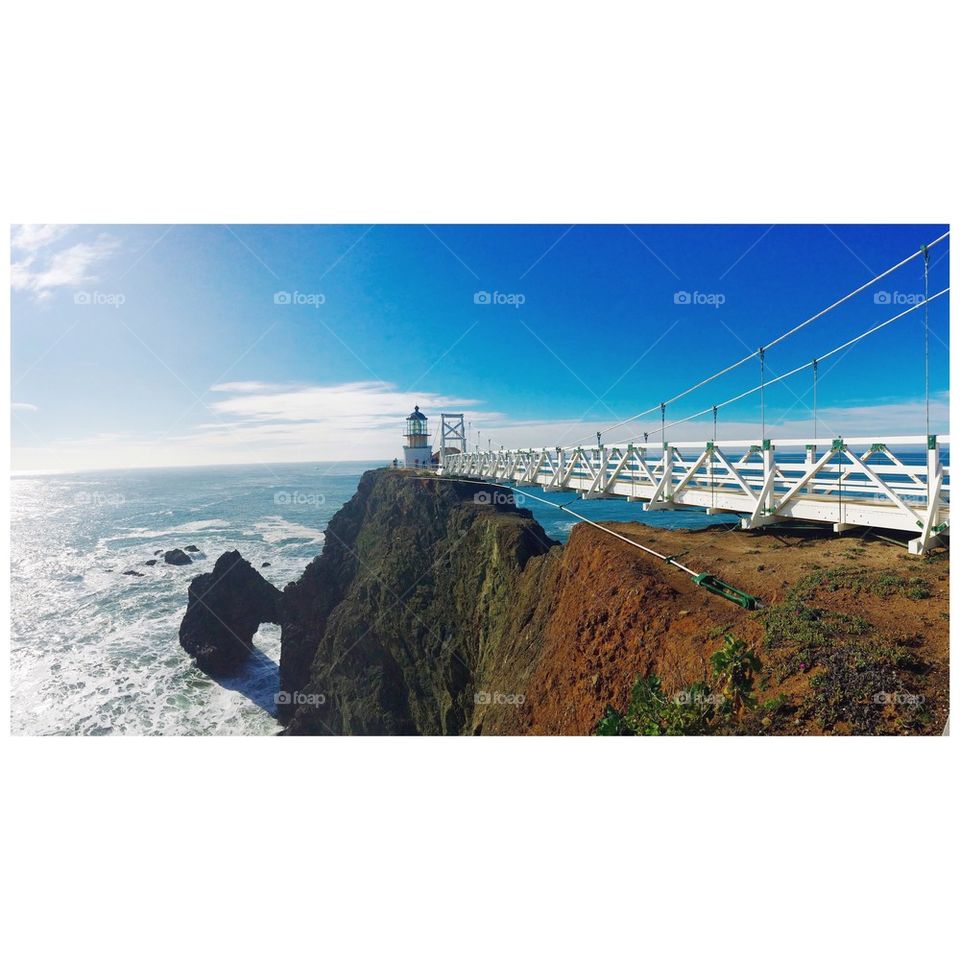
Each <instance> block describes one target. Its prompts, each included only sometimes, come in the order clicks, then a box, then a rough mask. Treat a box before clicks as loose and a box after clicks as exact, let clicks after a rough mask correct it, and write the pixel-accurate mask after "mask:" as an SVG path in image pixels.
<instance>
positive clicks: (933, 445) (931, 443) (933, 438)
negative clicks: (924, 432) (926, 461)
mask: <svg viewBox="0 0 960 960" xmlns="http://www.w3.org/2000/svg"><path fill="white" fill-rule="evenodd" d="M927 449H928V450H936V449H937V435H936V434H935V433H931V434H930V435H929V436H928V437H927Z"/></svg>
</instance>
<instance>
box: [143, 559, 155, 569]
mask: <svg viewBox="0 0 960 960" xmlns="http://www.w3.org/2000/svg"><path fill="white" fill-rule="evenodd" d="M156 562H157V558H156V557H154V558H153V559H152V560H144V561H143V565H144V566H145V567H152V566H153V565H154V564H155V563H156Z"/></svg>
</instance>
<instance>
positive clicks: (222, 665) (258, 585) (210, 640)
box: [180, 550, 283, 675]
mask: <svg viewBox="0 0 960 960" xmlns="http://www.w3.org/2000/svg"><path fill="white" fill-rule="evenodd" d="M282 598H283V594H282V593H281V592H280V591H279V590H278V589H277V588H276V587H275V586H273V584H272V583H269V582H268V581H267V580H265V579H264V578H263V577H262V576H261V575H260V574H259V573H258V572H257V571H256V570H254V568H253V567H252V566H251V565H250V563H249V562H248V561H246V560H244V559H243V557H242V556H241V555H240V553H239V552H238V551H236V550H232V551H230V552H229V553H225V554H223V555H222V556H221V557H220V559H219V560H217V562H216V564H215V566H214V568H213V570H212V572H210V573H203V574H200V576H199V577H194V578H193V580H192V581H191V583H190V588H189V591H188V599H187V612H186V613H185V614H184V617H183V622H182V623H181V624H180V645H181V646H182V647H183V649H184V650H186V651H187V653H189V654H190V656H192V657H194V658H195V659H196V661H197V666H198V667H200V669H201V670H204V671H205V672H207V673H211V674H214V675H217V674H220V675H224V674H230V673H234V672H236V671H237V670H238V669H239V668H240V667H241V666H242V665H243V663H244V662H245V661H246V660H247V658H248V657H249V656H250V654H251V652H252V650H253V646H252V645H253V635H254V634H255V633H256V632H257V630H258V628H259V627H260V624H261V623H276V624H278V623H280V602H281V600H282Z"/></svg>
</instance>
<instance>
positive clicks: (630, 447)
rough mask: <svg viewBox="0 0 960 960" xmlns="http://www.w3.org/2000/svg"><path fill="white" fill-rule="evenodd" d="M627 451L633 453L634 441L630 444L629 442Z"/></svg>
mask: <svg viewBox="0 0 960 960" xmlns="http://www.w3.org/2000/svg"><path fill="white" fill-rule="evenodd" d="M627 453H633V444H632V443H628V444H627Z"/></svg>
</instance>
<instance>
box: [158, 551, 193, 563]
mask: <svg viewBox="0 0 960 960" xmlns="http://www.w3.org/2000/svg"><path fill="white" fill-rule="evenodd" d="M163 562H164V563H172V564H173V565H174V566H175V567H182V566H185V565H186V564H188V563H193V561H192V560H191V559H190V558H189V557H188V556H187V555H186V554H185V553H184V552H183V551H182V550H181V549H180V548H179V547H177V549H176V550H168V551H167V552H166V553H165V554H164V555H163Z"/></svg>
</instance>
